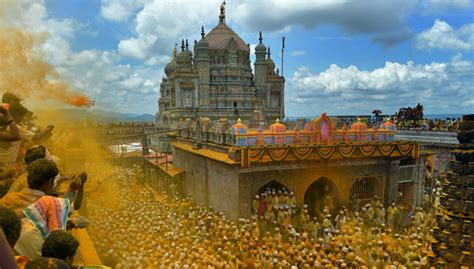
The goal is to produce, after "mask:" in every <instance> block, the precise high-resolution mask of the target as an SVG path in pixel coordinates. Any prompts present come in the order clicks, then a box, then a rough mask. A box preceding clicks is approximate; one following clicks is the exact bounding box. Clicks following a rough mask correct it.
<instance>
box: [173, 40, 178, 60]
mask: <svg viewBox="0 0 474 269" xmlns="http://www.w3.org/2000/svg"><path fill="white" fill-rule="evenodd" d="M177 46H178V44H176V43H174V48H173V57H176V47H177Z"/></svg>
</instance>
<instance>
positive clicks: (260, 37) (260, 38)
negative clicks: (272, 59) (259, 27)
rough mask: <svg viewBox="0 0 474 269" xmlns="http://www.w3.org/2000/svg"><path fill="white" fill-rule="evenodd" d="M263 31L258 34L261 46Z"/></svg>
mask: <svg viewBox="0 0 474 269" xmlns="http://www.w3.org/2000/svg"><path fill="white" fill-rule="evenodd" d="M262 40H263V38H262V31H260V33H259V34H258V41H260V44H262Z"/></svg>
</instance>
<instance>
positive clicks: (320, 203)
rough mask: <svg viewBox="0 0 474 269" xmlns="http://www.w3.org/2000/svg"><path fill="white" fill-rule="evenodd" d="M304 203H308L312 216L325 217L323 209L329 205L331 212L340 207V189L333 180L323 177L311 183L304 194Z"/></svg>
mask: <svg viewBox="0 0 474 269" xmlns="http://www.w3.org/2000/svg"><path fill="white" fill-rule="evenodd" d="M304 203H305V204H307V205H308V211H309V214H310V216H312V217H315V216H316V217H318V218H322V217H324V214H323V209H324V207H325V206H327V207H328V209H329V213H334V211H335V210H336V209H337V208H338V190H337V187H336V184H334V182H332V181H331V180H329V179H327V178H325V177H321V178H319V179H317V180H316V181H315V182H313V183H312V184H311V185H309V187H308V189H307V190H306V192H305V194H304Z"/></svg>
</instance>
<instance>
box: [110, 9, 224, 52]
mask: <svg viewBox="0 0 474 269" xmlns="http://www.w3.org/2000/svg"><path fill="white" fill-rule="evenodd" d="M119 2H120V1H119ZM219 5H220V1H219V0H212V1H204V2H198V1H196V2H190V1H187V0H178V1H160V0H150V1H146V3H145V5H144V7H143V9H142V10H140V12H138V13H137V14H136V17H135V21H136V26H135V32H136V35H135V36H132V37H129V38H126V39H123V40H121V41H120V43H119V45H118V51H119V53H120V55H122V56H124V57H129V58H134V59H139V60H143V59H149V58H151V57H154V56H157V57H163V56H170V55H171V49H172V48H173V45H174V44H175V43H176V42H178V41H179V40H181V39H182V38H188V39H189V43H190V45H191V48H192V44H193V40H194V39H199V38H200V36H199V34H200V32H201V25H208V24H210V23H211V22H213V24H212V25H213V26H214V25H216V24H217V19H218V8H219ZM177 7H179V8H177ZM207 30H209V29H207Z"/></svg>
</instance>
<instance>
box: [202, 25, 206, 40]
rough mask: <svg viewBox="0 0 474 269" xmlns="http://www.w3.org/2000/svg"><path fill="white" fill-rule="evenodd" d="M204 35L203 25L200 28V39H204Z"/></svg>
mask: <svg viewBox="0 0 474 269" xmlns="http://www.w3.org/2000/svg"><path fill="white" fill-rule="evenodd" d="M205 35H206V34H205V33H204V25H203V26H201V37H202V38H204V36H205Z"/></svg>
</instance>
